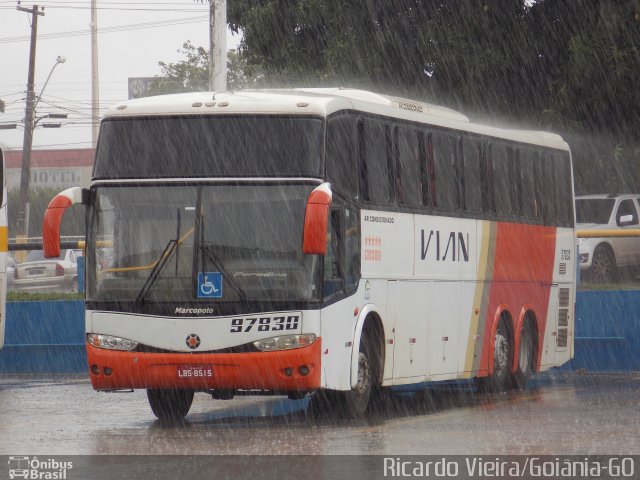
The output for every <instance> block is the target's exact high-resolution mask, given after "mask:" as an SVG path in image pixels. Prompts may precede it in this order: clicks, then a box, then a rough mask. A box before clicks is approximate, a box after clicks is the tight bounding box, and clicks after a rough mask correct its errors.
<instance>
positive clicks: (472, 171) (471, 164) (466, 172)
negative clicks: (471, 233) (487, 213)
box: [462, 138, 482, 213]
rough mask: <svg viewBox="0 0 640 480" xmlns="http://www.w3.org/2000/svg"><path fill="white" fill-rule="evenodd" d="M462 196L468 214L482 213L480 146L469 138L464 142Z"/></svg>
mask: <svg viewBox="0 0 640 480" xmlns="http://www.w3.org/2000/svg"><path fill="white" fill-rule="evenodd" d="M462 195H463V199H464V209H465V211H466V212H469V213H482V177H481V174H480V144H479V142H478V141H476V140H472V139H469V138H464V139H463V140H462Z"/></svg>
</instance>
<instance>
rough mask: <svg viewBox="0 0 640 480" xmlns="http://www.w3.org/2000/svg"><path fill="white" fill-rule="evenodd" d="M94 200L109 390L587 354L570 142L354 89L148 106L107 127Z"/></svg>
mask: <svg viewBox="0 0 640 480" xmlns="http://www.w3.org/2000/svg"><path fill="white" fill-rule="evenodd" d="M74 203H84V204H85V205H87V208H88V212H87V222H88V224H87V251H86V267H87V270H86V286H87V291H86V333H87V337H86V338H87V354H88V362H89V369H90V376H91V381H92V384H93V387H94V388H95V389H98V390H107V391H109V390H119V389H147V392H148V398H149V402H150V405H151V408H152V410H153V412H154V413H155V414H156V415H157V416H158V417H160V418H179V417H182V416H184V415H186V414H187V413H188V410H189V408H190V405H191V402H192V400H193V395H194V392H208V393H210V394H212V395H213V397H214V398H221V399H222V398H230V397H232V396H233V395H235V394H236V393H242V392H246V391H252V392H265V393H266V392H271V393H276V394H286V395H289V396H290V397H292V398H295V397H300V396H302V395H304V394H306V393H308V392H313V391H319V392H320V393H321V394H324V396H325V397H326V398H327V399H328V400H330V401H331V402H339V403H340V404H342V405H346V407H347V408H348V410H349V412H351V413H352V414H353V415H359V414H362V413H363V412H364V411H365V409H366V408H367V405H368V404H369V403H370V399H371V398H372V395H375V394H376V393H377V391H378V390H380V389H381V388H383V387H388V386H394V385H405V384H414V383H423V382H433V381H440V380H455V379H466V378H477V379H478V383H481V384H484V385H486V386H488V387H490V388H492V389H503V388H507V387H508V386H510V385H525V384H526V382H527V380H528V379H529V377H530V375H531V374H532V373H533V372H537V371H544V370H548V369H549V368H551V367H553V366H556V365H561V364H563V363H565V362H567V361H568V360H569V359H570V358H571V357H572V354H573V324H574V299H575V271H576V269H575V261H576V247H575V246H576V241H575V232H574V223H575V221H574V208H573V182H572V169H571V158H570V153H569V148H568V146H567V144H566V143H565V142H564V141H563V140H562V139H561V138H560V137H559V136H557V135H553V134H549V133H544V132H529V131H515V130H503V129H498V128H493V127H488V126H482V125H477V124H474V123H471V122H469V120H468V119H467V117H465V116H464V115H462V114H460V113H457V112H454V111H452V110H449V109H446V108H442V107H436V106H433V105H428V104H423V103H419V102H415V101H412V100H406V99H399V98H394V97H387V96H384V95H378V94H375V93H371V92H366V91H360V90H350V89H337V88H336V89H296V90H288V91H287V90H272V91H240V92H235V93H215V94H214V93H194V94H181V95H173V96H163V97H157V98H146V99H140V100H134V101H130V102H126V103H122V104H120V105H117V106H115V107H114V108H111V109H110V110H108V111H107V113H106V115H105V118H104V119H103V121H102V125H101V133H100V139H99V143H98V148H97V153H96V162H95V167H94V172H93V180H92V184H91V187H90V188H89V189H87V190H80V189H79V188H77V189H70V190H67V191H65V192H63V193H61V194H59V195H58V196H57V197H56V198H54V199H53V200H52V202H51V204H50V206H49V209H48V211H47V213H46V216H45V224H44V236H45V238H44V242H45V251H46V253H47V254H48V255H53V256H55V255H57V252H58V249H59V240H58V239H59V225H60V219H61V217H62V215H63V212H64V209H65V208H66V207H68V206H70V205H72V204H74Z"/></svg>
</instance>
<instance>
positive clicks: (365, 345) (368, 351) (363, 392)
mask: <svg viewBox="0 0 640 480" xmlns="http://www.w3.org/2000/svg"><path fill="white" fill-rule="evenodd" d="M375 361H376V359H375V358H374V356H373V349H372V348H371V345H370V342H369V341H367V338H366V337H363V338H362V340H361V342H360V350H359V352H358V382H357V383H356V385H355V386H354V387H353V388H352V389H351V390H348V391H337V390H336V391H331V390H329V391H325V392H324V398H325V401H326V402H327V404H328V405H330V406H331V408H333V409H336V410H337V412H338V413H339V414H343V415H345V416H347V417H349V418H352V419H358V418H361V417H363V416H364V414H365V413H366V412H367V410H368V407H369V402H370V400H371V395H372V391H373V389H374V383H377V382H375V381H374V378H375V377H374V375H375V371H376V369H375V367H374V366H373V365H374V364H372V362H375Z"/></svg>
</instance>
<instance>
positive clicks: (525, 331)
mask: <svg viewBox="0 0 640 480" xmlns="http://www.w3.org/2000/svg"><path fill="white" fill-rule="evenodd" d="M533 335H534V333H533V327H532V326H531V322H530V321H529V320H525V322H524V323H523V324H522V328H521V330H520V348H519V349H518V370H517V371H516V373H515V374H514V375H513V385H514V387H515V388H519V389H520V390H525V389H526V388H527V385H528V383H529V380H530V379H531V375H533V371H534V361H535V358H536V348H535V341H534V338H533Z"/></svg>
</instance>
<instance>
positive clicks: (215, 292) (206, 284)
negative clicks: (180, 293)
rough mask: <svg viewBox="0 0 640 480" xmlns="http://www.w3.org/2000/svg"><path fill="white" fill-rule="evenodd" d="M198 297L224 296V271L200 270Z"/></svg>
mask: <svg viewBox="0 0 640 480" xmlns="http://www.w3.org/2000/svg"><path fill="white" fill-rule="evenodd" d="M198 298H222V273H220V272H198Z"/></svg>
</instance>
